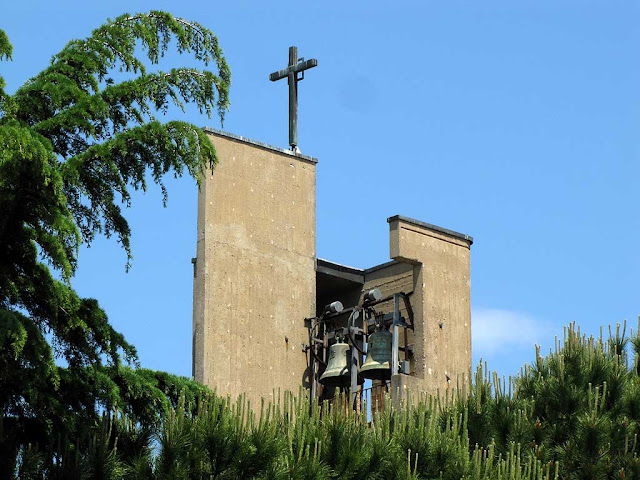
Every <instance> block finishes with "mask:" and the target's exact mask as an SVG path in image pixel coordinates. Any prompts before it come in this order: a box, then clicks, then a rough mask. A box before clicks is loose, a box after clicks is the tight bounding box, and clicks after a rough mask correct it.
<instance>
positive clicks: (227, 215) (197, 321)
mask: <svg viewBox="0 0 640 480" xmlns="http://www.w3.org/2000/svg"><path fill="white" fill-rule="evenodd" d="M207 133H208V134H209V136H210V138H211V140H212V142H213V144H214V146H215V148H216V152H217V155H218V158H219V164H218V165H217V166H216V168H215V169H214V171H213V172H212V173H209V174H207V177H206V180H205V181H204V182H203V184H202V187H201V191H200V194H199V199H198V243H197V257H196V261H195V266H194V268H195V271H194V317H193V339H194V340H193V375H194V378H195V379H196V380H198V381H199V382H201V383H203V384H205V385H208V386H210V387H212V388H214V389H216V390H217V391H218V392H219V393H220V394H224V395H230V396H231V397H232V398H235V397H236V396H238V395H240V394H246V395H247V398H248V399H249V400H251V403H252V404H253V405H259V404H260V399H261V398H266V399H267V400H269V399H270V398H271V396H272V394H273V391H274V389H281V390H282V391H284V390H291V391H293V392H297V391H298V390H299V388H300V386H301V385H303V384H304V383H305V381H306V379H305V378H304V376H305V372H306V370H307V363H306V355H305V354H304V353H303V352H302V351H301V348H302V344H303V343H304V342H306V341H307V331H306V329H305V327H304V318H305V317H311V316H313V315H314V314H315V299H316V295H315V239H316V232H315V229H316V215H315V199H316V193H315V186H316V179H315V168H316V165H315V160H314V159H312V158H310V157H304V156H302V155H294V154H291V153H290V152H287V151H282V150H280V149H277V148H274V147H268V146H264V145H261V144H257V143H256V142H251V141H247V140H246V139H242V138H239V137H233V136H231V135H228V134H223V133H221V132H215V131H208V132H207Z"/></svg>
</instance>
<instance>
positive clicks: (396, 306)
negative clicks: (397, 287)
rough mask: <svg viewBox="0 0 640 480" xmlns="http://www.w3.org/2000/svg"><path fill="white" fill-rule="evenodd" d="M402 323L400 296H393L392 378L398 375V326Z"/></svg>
mask: <svg viewBox="0 0 640 480" xmlns="http://www.w3.org/2000/svg"><path fill="white" fill-rule="evenodd" d="M399 323H400V295H399V294H395V295H394V296H393V326H392V327H391V376H393V375H397V374H398V363H399V358H398V357H399V353H398V324H399Z"/></svg>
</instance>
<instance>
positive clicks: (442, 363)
mask: <svg viewBox="0 0 640 480" xmlns="http://www.w3.org/2000/svg"><path fill="white" fill-rule="evenodd" d="M389 229H390V230H389V234H390V256H391V258H393V259H394V260H397V261H402V262H407V263H411V264H413V295H412V297H411V304H412V307H413V310H414V314H415V322H416V325H415V332H414V353H413V362H412V363H413V365H412V370H413V374H414V375H415V377H416V379H417V380H416V381H412V382H411V383H412V388H418V389H419V390H423V391H426V392H428V393H436V392H437V391H438V390H439V391H440V392H441V393H442V392H444V391H446V390H447V389H448V388H452V387H455V386H456V384H457V382H458V381H460V382H463V381H466V378H467V375H468V373H469V371H470V369H471V298H470V287H471V280H470V247H471V244H472V243H473V240H472V238H471V237H469V236H467V235H463V234H460V233H457V232H452V231H450V230H446V229H443V228H440V227H436V226H434V225H429V224H426V223H423V222H419V221H416V220H413V219H409V218H406V217H402V216H399V215H398V216H395V217H391V218H390V219H389ZM447 377H448V378H449V381H448V379H447Z"/></svg>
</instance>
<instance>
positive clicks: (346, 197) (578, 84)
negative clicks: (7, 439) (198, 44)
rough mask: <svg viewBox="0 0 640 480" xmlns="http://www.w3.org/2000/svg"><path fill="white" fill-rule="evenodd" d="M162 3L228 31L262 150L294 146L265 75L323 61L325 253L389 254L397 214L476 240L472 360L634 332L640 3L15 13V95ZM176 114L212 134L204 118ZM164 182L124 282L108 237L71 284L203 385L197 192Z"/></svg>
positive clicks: (138, 4) (118, 5)
mask: <svg viewBox="0 0 640 480" xmlns="http://www.w3.org/2000/svg"><path fill="white" fill-rule="evenodd" d="M318 3H322V5H318ZM342 3H344V4H347V6H345V5H343V4H342ZM151 9H161V10H167V11H170V12H171V13H173V14H175V15H178V16H182V17H185V18H187V19H190V20H196V21H198V22H200V23H202V24H203V25H204V26H206V27H208V28H210V29H211V30H213V31H214V32H215V33H216V34H217V35H218V38H219V41H220V44H221V46H222V48H223V50H224V52H225V55H226V58H227V60H228V62H229V64H230V66H231V71H232V81H233V85H232V88H231V102H232V105H231V109H230V111H229V113H228V116H227V121H226V122H225V125H224V128H225V130H227V131H229V132H232V133H235V134H239V135H243V136H246V137H249V138H251V139H255V140H259V141H262V142H266V143H269V144H272V145H276V146H280V147H287V142H288V136H287V108H288V107H287V86H286V82H284V81H281V82H278V83H271V82H269V81H268V78H267V76H268V74H269V73H270V72H272V71H275V70H278V69H280V68H284V67H285V66H286V62H287V55H288V54H287V49H288V47H289V46H290V45H297V46H298V49H299V55H300V56H303V57H305V58H311V57H314V58H317V59H318V64H319V65H318V67H317V68H315V69H313V70H311V71H309V72H307V74H306V77H305V80H304V82H302V83H301V84H300V90H299V104H300V111H299V137H300V148H301V150H302V152H303V153H305V154H308V155H312V156H314V157H317V158H318V159H319V164H318V169H317V174H318V177H317V193H318V198H317V219H318V237H317V253H318V256H319V257H322V258H326V259H329V260H332V261H336V262H340V263H345V264H348V265H353V266H355V267H361V268H365V267H369V266H372V265H375V264H378V263H382V262H385V261H387V260H388V259H389V258H388V254H389V252H388V226H387V222H386V218H387V217H389V216H391V215H394V214H403V215H407V216H410V217H414V218H416V219H419V220H423V221H426V222H429V223H434V224H436V225H440V226H443V227H446V228H450V229H453V230H457V231H460V232H463V233H466V234H469V235H472V236H473V237H474V240H475V242H474V244H473V246H472V250H471V258H472V263H471V278H472V311H473V317H472V323H473V337H474V345H473V357H474V362H477V361H478V360H479V359H480V358H483V359H486V360H488V362H489V368H491V369H494V370H497V371H498V372H500V373H501V374H510V373H514V372H516V371H518V370H519V368H520V366H521V365H522V364H523V363H524V362H525V361H531V360H532V359H533V354H534V348H533V345H534V344H535V343H539V344H542V345H543V348H548V347H549V345H552V344H553V339H554V335H560V336H562V329H563V325H566V324H567V323H569V322H573V321H575V322H577V323H578V324H579V325H581V326H582V327H583V329H584V330H585V331H587V332H597V331H598V330H599V328H600V326H601V325H605V326H606V325H608V324H610V323H612V324H615V323H616V322H621V321H623V320H625V319H626V320H628V321H629V323H630V325H631V326H633V327H634V328H635V327H636V325H637V320H636V319H637V316H638V315H639V314H640V288H639V287H640V279H639V275H640V255H639V253H638V238H639V237H640V215H638V210H639V207H640V190H639V188H638V187H639V183H640V158H639V156H640V155H639V154H640V144H639V141H638V138H639V134H640V94H639V91H640V90H639V85H640V68H639V62H638V51H639V50H640V48H639V47H640V29H639V28H638V25H639V24H640V3H637V2H632V1H629V2H619V1H612V0H607V1H600V2H594V1H586V0H581V1H563V2H558V1H556V0H553V1H522V2H514V1H504V2H496V1H483V2H476V1H468V2H458V1H446V2H445V1H441V2H432V1H420V2H393V4H392V3H391V2H372V1H366V2H364V1H351V2H313V3H312V2H303V1H297V2H278V1H270V2H264V1H260V2H258V1H255V2H246V1H236V2H212V1H209V2H203V1H199V2H197V1H196V2H194V1H188V0H183V1H180V2H175V1H173V2H171V1H161V0H158V1H154V2H150V1H135V0H129V1H126V2H124V1H120V0H113V1H109V2H100V3H97V2H69V1H55V2H52V1H47V2H30V1H24V2H16V1H9V0H4V1H3V2H2V7H1V8H0V11H1V13H2V15H1V16H0V26H1V28H3V29H5V31H6V32H7V34H8V35H9V38H10V40H11V41H12V43H13V45H14V55H13V61H12V62H9V63H2V64H0V71H1V72H2V74H3V75H4V76H5V78H6V80H7V83H8V90H9V91H10V92H11V91H13V90H15V89H16V88H17V87H18V86H19V85H20V84H21V83H22V82H23V81H24V80H26V79H27V78H29V77H30V76H32V75H34V74H36V73H37V72H38V71H39V70H41V69H42V68H44V67H45V66H46V65H47V63H48V61H49V59H50V58H51V56H52V55H53V54H55V53H56V52H58V51H59V50H60V49H61V48H62V47H63V46H64V44H65V43H66V42H67V41H69V40H70V39H72V38H83V37H85V36H88V35H89V34H90V32H91V30H92V29H94V28H96V27H98V26H99V25H100V24H101V23H102V22H103V21H104V20H105V19H106V18H107V17H111V18H113V17H115V16H117V15H119V14H121V13H124V12H129V13H135V12H139V11H148V10H151ZM191 64H192V62H191V61H190V60H186V59H185V60H182V59H180V58H179V57H176V56H173V55H171V56H170V57H169V58H168V59H167V61H166V62H164V64H163V67H164V68H165V69H166V68H170V66H182V65H191ZM167 118H183V119H187V120H189V121H191V122H193V123H195V124H197V125H202V126H204V125H210V126H214V127H217V128H219V122H218V120H217V119H207V118H205V117H203V116H201V115H199V114H198V113H197V112H195V111H193V110H188V111H187V112H186V113H185V114H180V113H179V112H171V113H170V114H169V115H168V116H167ZM168 187H169V204H168V207H167V208H162V202H161V195H160V192H159V190H158V189H154V190H151V191H150V192H148V193H147V194H146V195H142V194H141V195H136V196H135V197H134V200H133V207H132V208H131V209H130V211H129V212H128V215H127V216H128V218H129V220H130V222H131V227H132V230H133V239H132V245H133V252H134V262H133V268H132V270H131V271H130V272H129V273H128V274H127V273H125V263H126V258H125V254H124V252H123V251H122V250H121V249H120V248H119V246H118V245H117V243H116V241H115V239H111V240H104V239H100V240H98V241H96V242H95V243H94V244H93V245H92V246H91V248H89V249H83V250H82V252H81V254H80V268H79V270H78V274H77V276H76V277H75V279H74V281H73V285H74V287H75V288H76V289H77V290H78V291H79V293H80V294H81V295H84V296H91V297H95V298H97V299H98V300H99V301H100V303H101V305H102V306H103V308H105V310H106V311H107V313H108V315H109V318H110V320H111V322H112V323H113V324H114V325H115V326H116V328H118V329H119V330H120V331H122V332H123V333H124V334H125V336H126V338H127V339H128V340H129V341H131V342H132V343H134V344H135V345H136V346H137V348H138V351H139V354H140V359H141V362H142V364H143V366H146V367H149V368H154V369H162V370H167V371H170V372H173V373H177V374H181V375H187V376H189V375H190V374H191V322H192V277H193V271H192V266H191V261H190V260H191V257H193V256H194V255H195V247H196V197H197V188H196V186H195V183H194V182H193V180H191V179H187V178H182V179H179V180H176V181H173V180H170V181H168Z"/></svg>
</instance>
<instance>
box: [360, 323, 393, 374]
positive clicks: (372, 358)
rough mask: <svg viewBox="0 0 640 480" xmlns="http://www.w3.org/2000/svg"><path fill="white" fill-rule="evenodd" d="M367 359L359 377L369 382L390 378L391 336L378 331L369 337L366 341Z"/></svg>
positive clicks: (385, 331) (386, 332) (385, 332)
mask: <svg viewBox="0 0 640 480" xmlns="http://www.w3.org/2000/svg"><path fill="white" fill-rule="evenodd" d="M367 343H368V344H369V346H368V347H367V359H366V360H365V362H364V364H363V365H362V368H360V376H361V377H362V378H370V379H371V380H389V379H390V378H391V334H390V333H389V332H388V331H387V330H380V331H379V332H374V333H372V334H371V335H369V338H368V340H367Z"/></svg>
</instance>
